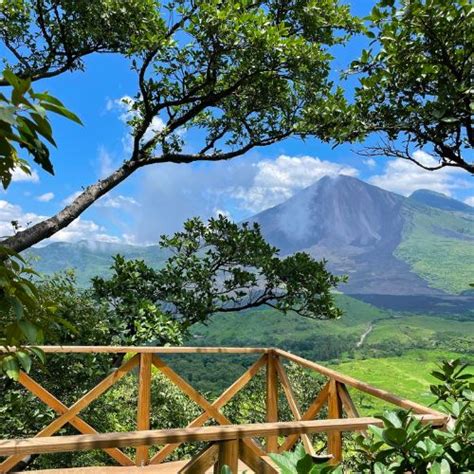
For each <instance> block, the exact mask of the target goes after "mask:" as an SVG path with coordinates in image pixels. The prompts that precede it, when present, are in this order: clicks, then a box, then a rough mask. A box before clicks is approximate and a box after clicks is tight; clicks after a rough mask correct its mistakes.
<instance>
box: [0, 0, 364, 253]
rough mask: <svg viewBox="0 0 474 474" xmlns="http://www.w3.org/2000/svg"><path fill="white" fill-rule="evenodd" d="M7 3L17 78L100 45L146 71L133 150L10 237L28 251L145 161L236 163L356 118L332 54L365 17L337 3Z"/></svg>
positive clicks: (135, 103) (6, 34)
mask: <svg viewBox="0 0 474 474" xmlns="http://www.w3.org/2000/svg"><path fill="white" fill-rule="evenodd" d="M91 3H92V4H93V5H90V4H91ZM18 4H19V5H20V7H17V5H18ZM7 6H8V8H6V13H4V14H3V23H4V24H5V25H9V26H6V27H4V28H3V29H2V30H1V31H2V36H3V41H4V42H5V44H6V45H7V46H8V47H9V49H10V51H11V52H12V57H13V58H14V60H13V61H12V63H11V64H10V66H11V67H12V68H13V69H14V70H15V72H16V73H17V74H19V75H22V76H25V77H33V78H39V77H48V76H49V75H55V74H59V73H60V72H61V71H63V70H66V69H75V68H76V69H77V68H80V67H81V66H82V64H83V63H82V60H81V58H82V57H83V56H84V55H86V54H89V53H91V52H104V51H116V52H119V53H124V54H126V55H127V56H128V57H129V58H130V64H131V68H132V69H133V71H134V72H135V73H136V78H137V91H136V94H135V95H134V97H132V98H130V99H128V100H127V105H128V107H129V109H130V110H129V114H128V115H129V118H130V120H129V125H130V127H131V128H130V130H131V134H132V138H133V145H132V150H131V152H130V156H129V157H128V158H127V159H126V160H125V161H124V163H123V164H122V166H120V167H119V168H118V169H117V170H115V171H114V172H113V173H112V174H111V175H110V176H108V177H106V178H104V179H102V180H100V181H98V182H97V183H95V184H92V185H90V186H88V187H87V188H85V189H84V190H83V192H82V193H81V194H80V195H79V196H78V197H77V198H76V199H75V200H74V201H73V202H72V203H71V204H70V205H69V206H67V207H66V208H65V209H63V210H62V211H60V212H59V213H58V214H57V215H55V216H53V217H51V218H49V219H46V220H45V221H43V222H40V223H38V224H36V225H34V226H32V227H30V228H28V229H25V230H22V231H21V232H18V233H17V234H16V235H15V236H13V237H11V238H9V239H7V240H5V241H4V243H5V244H6V245H8V246H10V247H12V248H14V249H15V250H17V251H20V250H23V249H25V248H28V247H30V246H31V245H34V244H35V243H38V242H39V241H41V240H43V239H45V238H47V237H50V236H51V235H53V234H54V233H55V232H57V231H58V230H60V229H61V228H63V227H65V226H67V225H68V224H69V223H70V222H71V221H72V220H74V219H75V218H77V217H78V216H79V215H80V214H81V213H82V212H83V211H84V210H85V209H87V208H88V207H89V206H90V205H91V204H93V203H94V202H95V201H96V200H97V199H98V198H100V197H101V196H102V195H104V194H105V193H107V192H108V191H109V190H110V189H112V188H114V187H115V186H116V185H117V184H119V183H120V182H122V181H123V180H125V179H126V178H127V177H128V176H130V175H131V174H132V173H133V172H134V171H136V170H137V169H139V168H141V167H143V166H147V165H150V164H161V163H170V162H172V163H190V162H193V161H218V160H228V159H231V158H234V157H236V156H240V155H243V154H244V153H246V152H248V151H249V150H251V149H253V148H255V147H262V146H267V145H271V144H273V143H276V142H278V141H279V140H282V139H284V138H286V137H289V136H302V137H304V136H306V135H308V134H312V135H315V136H317V137H318V138H320V139H322V140H330V139H331V138H333V137H334V135H335V134H337V133H338V125H339V122H340V121H341V120H344V119H343V116H344V114H343V113H341V112H342V111H343V110H344V109H345V108H346V107H347V104H346V101H345V99H344V97H343V93H342V90H340V89H337V88H335V87H334V84H333V83H332V81H331V79H330V71H331V68H330V62H331V59H332V56H331V53H330V49H331V47H332V46H334V45H336V44H338V43H343V42H344V41H345V40H346V38H347V35H348V34H350V33H352V32H354V31H357V30H358V29H359V27H360V23H359V21H358V20H356V19H354V18H353V17H352V16H351V15H350V12H349V8H348V7H347V6H344V5H339V3H338V2H337V0H324V1H321V0H318V1H316V0H292V1H281V0H259V1H254V0H242V1H239V2H236V1H225V2H224V1H222V0H197V1H189V0H176V1H168V2H164V3H163V4H162V5H160V4H159V3H158V2H152V1H147V2H139V1H136V2H120V1H114V2H109V1H101V2H70V1H61V2H49V1H45V0H40V1H39V2H27V1H23V2H7ZM121 17H123V18H126V21H122V20H120V18H121ZM135 17H137V18H140V21H138V22H137V24H136V25H135V24H134V22H133V21H131V18H135ZM101 19H104V21H105V22H106V23H107V22H110V24H111V28H112V27H113V28H115V31H114V33H111V32H110V28H104V25H103V21H102V20H101ZM13 20H14V21H13ZM131 25H133V28H137V31H136V32H135V31H134V32H133V34H130V33H131V32H130V31H127V28H131ZM69 28H70V29H69ZM113 28H112V29H113ZM127 35H128V36H127ZM123 38H129V39H128V40H127V39H123ZM309 116H310V117H311V119H312V120H311V126H309V125H308V123H309V122H308V120H307V118H308V117H309ZM190 128H193V129H197V130H199V132H200V133H199V134H198V135H199V137H201V143H200V144H198V143H194V142H193V146H194V148H196V149H197V150H198V151H197V152H196V153H188V152H186V151H184V150H185V149H184V145H185V142H186V130H188V129H190Z"/></svg>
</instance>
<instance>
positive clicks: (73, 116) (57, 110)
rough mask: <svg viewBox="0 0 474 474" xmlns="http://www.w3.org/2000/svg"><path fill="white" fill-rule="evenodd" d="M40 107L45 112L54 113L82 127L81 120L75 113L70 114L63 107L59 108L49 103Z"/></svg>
mask: <svg viewBox="0 0 474 474" xmlns="http://www.w3.org/2000/svg"><path fill="white" fill-rule="evenodd" d="M42 105H43V107H44V108H45V109H46V110H50V111H51V112H54V113H56V114H58V115H62V116H63V117H66V118H68V119H69V120H72V121H73V122H76V123H78V124H79V125H82V122H81V119H80V118H79V117H78V116H77V115H76V114H75V113H73V112H71V111H70V110H68V109H66V108H65V107H60V106H59V105H56V104H50V103H43V104H42Z"/></svg>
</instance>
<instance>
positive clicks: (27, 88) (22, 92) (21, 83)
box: [0, 5, 81, 189]
mask: <svg viewBox="0 0 474 474" xmlns="http://www.w3.org/2000/svg"><path fill="white" fill-rule="evenodd" d="M2 7H3V5H2ZM3 80H4V81H6V82H7V83H8V85H9V86H11V96H10V98H7V97H6V96H5V95H4V94H2V93H1V92H0V180H1V181H2V185H3V187H4V189H6V188H8V185H9V184H10V182H11V180H12V175H13V172H14V171H15V169H20V170H21V171H23V172H24V173H26V174H31V167H30V165H29V163H28V162H27V161H26V160H25V159H24V158H20V156H19V155H18V151H17V147H20V148H23V149H25V150H27V151H28V153H30V154H31V155H32V156H33V159H34V161H35V162H36V163H38V164H39V165H40V166H41V167H42V168H43V169H44V170H45V171H47V172H48V173H51V174H54V171H53V165H52V163H51V161H50V159H49V150H48V147H47V146H46V145H45V143H44V141H45V140H46V141H48V142H49V143H50V144H51V145H54V146H56V143H55V141H54V139H53V131H52V129H51V124H50V122H49V119H48V116H47V112H53V113H56V114H59V115H62V116H64V117H67V118H68V119H70V120H73V121H74V122H77V123H81V121H80V120H79V118H78V117H77V116H76V115H75V114H73V113H72V112H70V111H69V110H68V109H66V108H65V107H64V105H63V104H62V103H61V102H60V101H59V100H58V99H56V98H55V97H53V96H51V95H50V94H48V93H47V92H41V93H35V92H34V91H33V89H32V88H31V80H30V79H21V78H20V77H18V76H16V75H15V74H14V73H13V72H12V71H11V70H9V69H5V70H4V71H3Z"/></svg>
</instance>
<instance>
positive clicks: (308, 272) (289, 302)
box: [93, 216, 345, 344]
mask: <svg viewBox="0 0 474 474" xmlns="http://www.w3.org/2000/svg"><path fill="white" fill-rule="evenodd" d="M161 246H162V247H163V248H164V249H166V250H168V251H169V252H170V257H169V258H168V260H167V261H166V262H165V264H164V266H163V267H162V268H160V269H153V268H151V267H149V266H148V265H146V264H145V262H143V261H141V260H125V259H124V258H123V257H121V256H116V257H115V259H114V264H113V267H112V269H113V272H114V273H113V275H112V277H111V278H109V279H105V278H102V277H96V278H94V280H93V289H94V294H95V295H96V297H97V298H99V299H100V300H104V299H105V301H107V302H108V306H109V308H110V311H111V314H113V318H114V321H115V322H114V324H113V326H114V327H115V329H114V332H116V333H117V334H120V337H121V338H122V340H121V341H120V343H121V344H144V343H146V342H147V341H151V340H153V341H156V342H157V343H160V344H166V343H172V344H176V343H178V342H180V340H181V338H182V336H183V334H184V333H185V332H186V331H187V330H188V329H189V328H190V326H192V325H193V324H195V323H198V322H206V321H207V320H208V319H209V317H210V316H211V315H213V314H215V313H219V312H220V313H225V312H235V311H242V310H246V309H251V308H258V307H261V306H264V305H266V306H270V307H272V308H275V309H277V310H280V311H283V312H285V313H286V312H288V311H294V312H296V313H298V314H300V315H302V316H306V317H310V318H315V319H331V318H337V317H339V316H340V315H341V310H340V309H339V308H337V307H336V305H335V303H334V299H333V293H332V291H333V290H334V288H335V287H337V285H338V284H339V283H340V282H342V281H344V280H345V278H344V277H338V276H334V275H332V274H331V273H329V272H328V271H327V270H326V267H325V262H324V261H322V262H318V261H315V260H313V259H312V258H311V257H310V256H309V255H308V254H306V253H301V252H299V253H296V254H294V255H291V256H288V257H285V258H279V255H278V250H277V249H276V248H275V247H272V246H271V245H269V244H268V243H267V242H266V241H265V240H264V238H263V236H262V234H261V233H260V229H259V227H258V225H257V224H254V225H249V224H242V225H238V224H235V223H232V222H230V221H229V220H228V219H227V218H225V217H222V216H220V217H219V218H217V219H210V220H209V221H208V222H207V223H204V222H202V221H201V220H200V219H197V218H194V219H190V220H188V221H187V222H186V223H185V224H184V230H183V231H182V232H177V233H176V234H174V235H173V236H171V237H166V236H163V237H162V239H161ZM111 317H112V316H111Z"/></svg>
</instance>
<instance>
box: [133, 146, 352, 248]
mask: <svg viewBox="0 0 474 474" xmlns="http://www.w3.org/2000/svg"><path fill="white" fill-rule="evenodd" d="M339 173H342V174H348V175H351V176H355V175H357V170H356V169H355V168H351V167H349V166H346V165H341V164H336V163H330V162H328V161H323V160H320V159H318V158H313V157H310V156H302V157H290V156H286V155H282V156H279V157H278V158H276V159H274V160H270V159H265V160H262V161H256V160H255V159H252V158H250V157H243V158H240V159H236V160H232V161H229V162H217V163H200V164H194V165H187V166H183V165H176V164H166V165H160V166H157V167H151V168H148V169H144V170H142V171H141V181H140V185H139V187H138V188H139V189H140V193H139V195H138V196H136V199H137V201H138V202H139V203H140V208H137V209H136V210H134V213H133V218H134V219H135V223H136V235H134V237H133V238H134V239H135V240H136V241H140V242H147V243H155V242H156V241H157V240H158V239H159V236H160V235H161V234H170V233H172V232H175V231H177V230H179V229H180V228H181V227H182V225H183V222H184V221H185V220H186V219H188V218H190V217H193V216H199V217H201V218H203V219H207V218H209V217H211V216H217V215H219V214H223V215H231V216H232V218H233V219H234V220H237V221H239V220H242V219H245V218H248V217H250V216H251V215H253V214H255V213H256V212H258V211H261V210H263V209H266V208H268V207H270V206H274V205H276V204H278V203H280V202H283V201H284V200H285V199H288V198H289V197H291V196H292V195H293V194H294V193H296V192H297V191H298V190H300V189H303V188H305V187H307V186H309V185H311V184H312V183H314V182H315V181H317V180H318V179H320V178H321V177H322V176H325V175H336V174H339Z"/></svg>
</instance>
